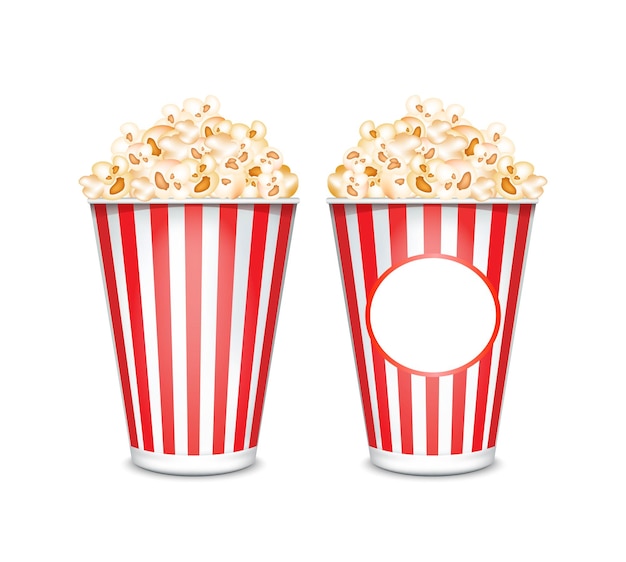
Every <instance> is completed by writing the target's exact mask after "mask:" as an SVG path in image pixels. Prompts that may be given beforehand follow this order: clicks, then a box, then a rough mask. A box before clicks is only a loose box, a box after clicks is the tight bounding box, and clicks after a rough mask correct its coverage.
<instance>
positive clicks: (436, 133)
mask: <svg viewBox="0 0 626 562" xmlns="http://www.w3.org/2000/svg"><path fill="white" fill-rule="evenodd" d="M451 128H452V125H450V123H448V122H447V121H439V120H437V121H433V122H432V123H431V124H430V126H429V127H428V130H427V131H426V137H427V138H428V140H429V141H430V142H432V143H434V144H441V143H442V142H444V141H445V140H446V138H447V136H448V135H447V133H448V131H449V130H450V129H451Z"/></svg>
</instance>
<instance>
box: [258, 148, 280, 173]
mask: <svg viewBox="0 0 626 562" xmlns="http://www.w3.org/2000/svg"><path fill="white" fill-rule="evenodd" d="M254 164H255V165H256V166H259V168H261V172H263V173H264V174H269V173H271V172H273V171H275V170H278V169H279V168H280V167H281V166H282V165H283V157H282V155H281V153H280V152H279V151H278V149H276V148H274V147H271V146H268V147H267V148H264V149H263V150H262V151H261V152H260V153H259V154H257V155H256V156H255V157H254Z"/></svg>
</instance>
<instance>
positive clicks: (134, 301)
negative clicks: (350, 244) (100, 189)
mask: <svg viewBox="0 0 626 562" xmlns="http://www.w3.org/2000/svg"><path fill="white" fill-rule="evenodd" d="M297 202H298V200H297V199H281V200H278V201H276V200H274V201H268V202H264V201H262V200H261V201H256V200H255V201H254V202H248V201H245V202H242V201H237V200H234V201H224V200H220V201H217V200H208V201H207V200H203V201H195V200H194V201H185V202H182V201H181V202H173V201H162V202H151V203H149V204H147V203H140V202H137V201H134V200H131V201H116V202H99V201H91V202H90V203H91V210H92V215H93V219H94V225H95V230H96V238H97V242H98V247H99V251H100V258H101V265H102V273H103V278H104V284H105V292H106V295H107V300H108V305H109V313H110V321H111V328H112V332H113V341H114V345H115V352H116V356H117V364H118V368H119V375H120V382H121V389H122V396H123V400H124V408H125V411H126V420H127V423H128V434H129V437H130V447H131V458H132V460H133V462H134V463H135V464H137V465H138V466H141V467H143V468H147V469H149V470H154V471H157V472H165V473H170V474H217V473H223V472H231V471H234V470H239V469H241V468H244V467H246V466H249V465H251V464H253V463H254V460H255V456H256V447H257V441H258V437H259V426H260V423H261V414H262V410H263V402H264V397H265V389H266V385H267V378H268V371H269V366H270V358H271V353H272V344H273V340H274V332H275V328H276V321H277V318H278V310H279V304H280V297H281V290H282V285H283V279H284V275H285V266H286V262H287V255H288V251H289V243H290V239H291V231H292V225H293V219H294V215H295V208H296V204H297Z"/></svg>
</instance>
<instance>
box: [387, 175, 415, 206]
mask: <svg viewBox="0 0 626 562" xmlns="http://www.w3.org/2000/svg"><path fill="white" fill-rule="evenodd" d="M379 185H380V188H381V189H382V191H383V193H384V194H385V196H387V197H389V198H390V199H400V198H406V197H415V193H414V192H413V191H412V190H411V188H410V187H409V184H408V181H407V173H406V169H404V168H396V169H393V170H387V169H385V170H383V171H382V172H381V174H380V182H379Z"/></svg>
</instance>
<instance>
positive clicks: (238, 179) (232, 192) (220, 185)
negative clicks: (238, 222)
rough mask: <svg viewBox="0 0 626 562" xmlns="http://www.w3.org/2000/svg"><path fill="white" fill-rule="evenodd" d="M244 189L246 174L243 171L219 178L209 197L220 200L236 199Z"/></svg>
mask: <svg viewBox="0 0 626 562" xmlns="http://www.w3.org/2000/svg"><path fill="white" fill-rule="evenodd" d="M245 187H246V174H245V172H243V171H239V172H233V173H227V174H225V175H220V176H219V181H218V182H217V186H216V187H215V190H214V191H213V192H212V193H211V197H216V198H220V199H236V198H237V197H239V196H240V195H241V194H242V192H243V190H244V189H245Z"/></svg>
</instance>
